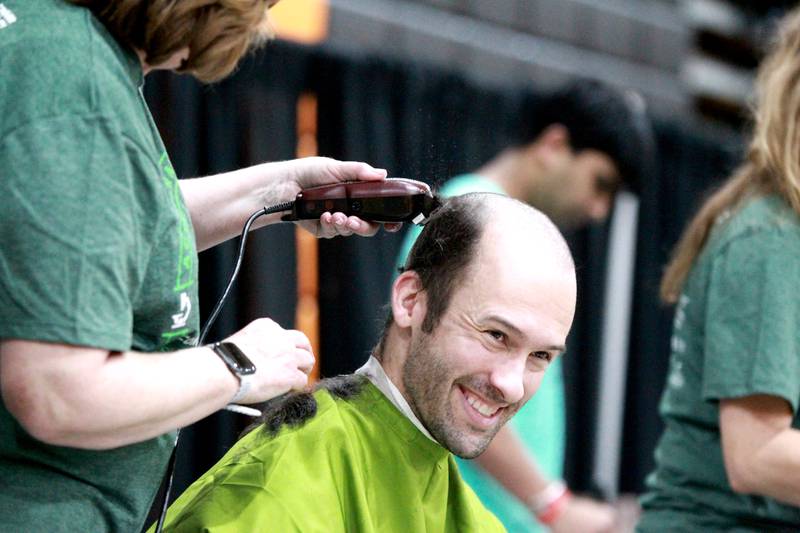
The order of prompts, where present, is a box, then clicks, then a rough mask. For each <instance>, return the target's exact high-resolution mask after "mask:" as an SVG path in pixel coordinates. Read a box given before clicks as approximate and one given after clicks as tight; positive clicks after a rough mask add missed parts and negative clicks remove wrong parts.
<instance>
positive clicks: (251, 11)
mask: <svg viewBox="0 0 800 533" xmlns="http://www.w3.org/2000/svg"><path fill="white" fill-rule="evenodd" d="M67 1H69V2H70V3H72V4H75V5H79V6H84V7H87V8H89V9H90V10H91V11H92V12H93V13H94V14H95V16H96V17H97V18H98V19H100V20H101V21H102V22H103V24H105V26H106V27H107V28H108V30H109V31H110V32H111V34H112V35H114V37H115V38H116V39H117V40H118V41H120V42H121V43H123V44H125V45H127V46H129V47H131V48H134V49H137V50H141V51H142V52H144V55H145V60H146V61H147V63H148V64H150V65H158V64H160V63H164V62H165V61H167V60H168V59H169V58H170V57H171V56H172V55H173V54H175V53H176V52H178V51H180V50H181V49H182V48H184V47H188V48H189V57H188V59H187V60H186V61H185V62H184V64H183V65H181V66H180V68H179V69H177V71H178V72H182V73H188V74H191V75H192V76H194V77H196V78H197V79H199V80H201V81H205V82H211V81H216V80H219V79H222V78H224V77H225V76H227V75H228V74H230V73H231V72H232V71H233V69H234V68H236V65H237V64H238V62H239V60H240V59H241V58H242V56H243V55H244V54H245V53H246V52H247V50H248V49H249V48H250V47H252V46H254V45H258V44H261V43H263V42H265V41H266V40H267V39H268V38H269V37H270V36H271V31H270V29H269V21H268V18H267V9H269V7H270V6H271V5H272V4H274V3H275V1H274V0H180V1H178V0H112V1H108V0H67Z"/></svg>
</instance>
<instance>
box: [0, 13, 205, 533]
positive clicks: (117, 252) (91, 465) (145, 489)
mask: <svg viewBox="0 0 800 533" xmlns="http://www.w3.org/2000/svg"><path fill="white" fill-rule="evenodd" d="M0 5H2V9H0V65H2V67H0V71H1V72H2V74H1V75H0V242H1V243H2V246H0V338H3V339H28V340H42V341H53V342H58V343H64V344H70V345H79V346H92V347H99V348H104V349H107V350H112V351H122V350H138V351H143V352H154V351H162V350H170V349H177V348H180V347H184V346H187V345H191V344H193V343H194V341H195V338H196V336H197V329H198V312H197V309H198V306H197V252H196V249H195V242H194V233H193V230H192V226H191V222H190V219H189V217H188V213H187V211H186V209H185V206H184V204H183V199H182V197H181V194H180V190H179V188H178V182H177V179H176V176H175V172H174V171H173V169H172V166H171V164H170V162H169V159H168V157H167V154H166V152H165V150H164V146H163V144H162V142H161V139H160V137H159V135H158V132H157V130H156V128H155V125H154V124H153V121H152V119H151V117H150V114H149V112H148V110H147V107H146V104H145V102H144V99H143V98H142V94H141V90H140V89H141V85H142V82H143V76H142V69H141V66H140V64H139V61H138V59H137V57H136V55H135V53H133V51H131V50H127V49H123V48H122V47H121V46H120V45H119V44H118V43H117V42H116V41H115V40H114V39H113V38H112V37H111V36H110V35H109V33H108V32H107V31H106V30H105V28H104V27H103V26H102V24H100V23H99V22H98V21H97V20H96V19H95V18H94V17H93V16H92V15H91V13H90V12H89V11H88V10H86V9H84V8H79V7H75V6H71V5H68V4H66V3H64V2H61V1H57V0H3V1H2V3H0ZM43 363H45V362H43ZM128 401H129V402H130V404H131V405H132V406H135V403H136V398H129V399H128ZM173 441H174V434H167V435H163V436H161V437H158V438H154V439H151V440H148V441H145V442H141V443H138V444H134V445H131V446H124V447H121V448H117V449H113V450H106V451H91V450H81V449H74V448H67V447H58V446H49V445H46V444H44V443H42V442H39V441H37V440H35V439H34V438H32V437H31V436H30V435H28V434H27V433H26V432H25V430H24V429H23V428H22V427H21V426H20V425H19V424H18V423H17V421H16V420H15V419H14V418H13V417H12V416H11V414H10V413H9V412H8V410H7V409H6V407H5V405H4V404H2V403H0V480H1V481H0V485H2V488H0V524H1V525H0V529H2V530H3V531H14V532H16V531H25V532H27V531H48V532H59V531H64V532H67V531H68V532H74V531H86V532H88V531H91V532H103V531H120V532H126V533H128V532H132V531H136V530H137V528H139V527H141V525H142V523H143V522H144V519H145V515H146V513H147V509H148V508H149V505H150V503H151V501H152V499H153V497H154V495H155V492H156V490H157V489H158V486H159V483H160V481H161V478H162V476H163V474H164V470H165V466H166V463H167V460H168V458H169V454H170V450H171V448H172V444H173Z"/></svg>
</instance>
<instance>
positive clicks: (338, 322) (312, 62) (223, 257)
mask: <svg viewBox="0 0 800 533" xmlns="http://www.w3.org/2000/svg"><path fill="white" fill-rule="evenodd" d="M532 90H533V89H531V88H526V89H521V88H519V87H496V86H493V87H488V86H482V85H480V84H479V83H477V82H475V81H474V80H470V79H468V78H465V77H463V76H462V75H459V74H456V73H453V72H447V71H443V70H441V69H436V68H432V67H427V66H423V65H418V64H413V63H408V62H400V61H396V60H386V59H381V58H377V57H374V56H359V55H352V54H345V53H339V52H336V51H332V50H328V49H325V48H308V47H301V46H297V45H291V44H288V43H283V42H275V43H271V44H270V45H269V46H268V47H267V48H266V49H263V50H260V51H259V52H257V53H255V54H253V55H251V56H250V57H248V58H247V59H246V60H245V61H244V63H243V65H242V66H241V68H240V69H239V71H238V72H237V73H236V74H235V75H233V76H231V77H230V78H228V79H227V80H225V81H223V82H221V83H219V84H216V85H213V86H210V87H201V86H200V85H198V84H197V83H195V82H194V81H192V80H191V79H189V78H187V77H179V76H174V75H169V74H163V73H155V74H153V75H150V76H148V80H147V83H146V86H145V96H146V98H147V100H148V102H149V104H150V106H151V109H152V112H153V115H154V118H155V120H156V122H157V124H158V125H159V128H160V130H161V132H162V135H163V137H164V140H165V143H166V145H167V149H168V151H169V153H170V156H171V158H172V162H173V165H174V166H175V169H176V171H177V172H178V175H179V176H181V177H192V176H199V175H207V174H213V173H217V172H222V171H227V170H232V169H235V168H239V167H242V166H246V165H251V164H255V163H261V162H265V161H273V160H282V159H290V158H292V157H293V156H294V153H295V147H296V141H297V139H296V103H297V100H298V98H299V96H300V95H301V94H302V93H304V92H306V91H311V92H314V93H316V94H317V97H318V100H319V106H318V120H319V124H318V142H319V153H320V155H324V156H330V157H336V158H340V159H354V160H364V161H367V162H369V163H371V164H373V165H375V166H379V167H385V168H387V169H388V170H389V173H390V175H394V176H402V177H408V178H415V179H420V180H423V181H426V182H428V183H430V184H431V185H433V186H434V187H435V186H436V185H439V184H441V183H442V182H443V181H445V180H446V179H448V178H449V177H451V176H454V175H456V174H458V173H460V172H465V171H468V170H472V169H474V168H476V167H477V166H478V165H480V164H481V163H482V162H484V161H486V160H487V159H488V158H489V157H491V156H492V155H493V154H494V153H496V152H497V151H499V150H500V149H501V148H502V147H503V146H504V145H505V142H506V141H507V139H508V134H509V129H508V127H507V126H506V125H508V124H511V123H512V122H513V121H512V119H513V118H514V114H515V109H516V107H517V105H518V103H519V101H520V97H521V95H522V93H523V92H524V91H532ZM657 140H658V148H659V151H660V154H661V155H660V158H659V159H658V166H657V171H656V172H654V173H653V175H651V176H648V177H647V178H646V180H645V182H644V183H643V187H642V194H641V198H640V200H641V211H640V216H639V220H640V227H639V234H638V243H637V247H638V248H637V249H638V255H637V261H636V272H635V288H634V303H633V316H632V324H631V339H630V364H629V368H628V383H627V400H626V405H624V406H619V408H620V409H622V410H624V413H625V429H624V442H623V457H622V472H621V479H620V482H621V490H623V491H637V492H638V491H640V490H641V488H642V482H643V479H644V476H645V475H646V474H647V472H648V471H649V469H650V468H651V466H652V449H653V446H654V444H655V441H656V439H657V437H658V434H659V432H660V430H661V426H660V422H659V420H658V415H657V401H658V397H659V395H660V392H661V389H662V386H663V381H664V377H665V375H666V364H667V358H668V345H669V334H670V323H671V311H670V309H668V308H665V307H663V306H661V305H660V304H659V303H658V301H657V286H658V278H659V276H660V273H661V270H662V268H663V265H664V263H665V261H666V259H667V256H668V252H669V250H670V249H671V247H672V245H673V244H674V242H675V241H676V240H677V238H678V236H679V233H680V230H681V228H682V226H683V224H684V222H685V220H686V218H687V217H688V216H689V215H690V214H691V213H692V212H693V210H694V208H695V207H696V206H697V204H698V198H699V195H700V193H701V192H702V191H704V190H706V189H707V188H708V187H709V185H711V184H713V183H714V182H715V181H716V180H718V179H720V178H722V177H724V176H725V174H726V173H727V172H728V171H729V169H730V168H731V166H732V164H733V163H734V162H735V159H736V153H737V152H738V150H737V148H738V147H737V146H736V145H735V143H733V142H730V141H729V140H728V141H725V142H723V141H722V140H721V139H720V138H717V137H715V136H712V135H710V134H703V133H700V132H697V131H693V130H692V129H690V128H688V127H685V126H682V125H679V124H674V123H664V122H659V123H657ZM401 239H402V235H399V234H387V233H384V232H381V233H380V234H379V235H378V236H376V237H373V238H370V239H364V238H360V237H350V238H346V239H343V238H337V239H333V240H325V241H320V243H319V251H320V255H319V258H320V259H319V287H320V292H319V298H320V327H321V341H320V342H321V348H320V352H319V353H318V354H317V356H318V357H319V358H320V359H321V369H322V374H323V376H331V375H335V374H338V373H344V372H350V371H352V370H354V369H355V368H357V367H358V366H359V365H360V364H361V363H363V361H364V360H365V359H366V357H367V355H368V353H369V350H370V349H371V347H372V346H373V344H374V343H375V341H376V340H377V334H378V332H379V329H380V326H381V324H382V322H383V318H384V316H385V314H386V311H385V309H384V307H383V306H384V304H385V303H386V301H387V298H388V294H389V285H390V281H391V279H392V276H393V271H394V269H395V268H396V265H395V258H396V254H397V250H398V247H399V245H400V242H401ZM606 240H607V228H606V227H594V228H591V229H588V230H583V231H580V232H578V233H576V234H574V235H570V236H569V241H570V244H571V247H572V250H573V254H574V255H575V259H576V263H577V266H578V280H579V299H578V306H579V307H578V311H577V315H576V319H575V324H574V327H573V330H572V333H571V335H570V339H569V346H570V349H569V354H568V356H567V357H566V359H565V362H564V367H565V382H566V387H567V394H568V397H567V432H568V445H567V464H566V477H567V480H568V481H569V482H570V483H571V485H572V486H573V487H574V488H576V489H577V490H590V489H591V488H592V486H591V467H592V458H593V453H594V450H593V443H594V435H595V432H596V431H597V428H596V427H595V426H596V424H595V418H596V414H597V403H598V393H599V386H598V385H599V384H598V376H599V374H600V361H599V355H598V354H599V347H600V330H601V319H602V313H603V287H604V276H605V262H606V249H605V247H606ZM235 250H236V242H235V241H232V242H229V243H225V244H223V245H220V246H217V247H216V248H214V249H212V250H209V251H206V252H202V253H201V256H200V296H201V317H202V319H203V320H205V318H206V317H207V315H208V313H209V312H210V309H211V308H212V307H213V305H214V303H215V302H216V300H217V298H218V296H219V294H220V293H221V292H222V290H223V288H224V286H225V284H226V282H227V279H228V276H229V273H230V270H231V268H232V266H233V261H234V258H235ZM295 263H296V261H295V252H294V229H293V227H292V226H289V225H279V226H271V227H269V228H265V229H261V230H258V231H256V232H254V233H253V234H252V235H251V236H250V240H249V241H248V249H247V255H246V258H245V263H244V266H243V271H242V274H241V276H240V279H239V282H238V284H237V286H236V288H235V290H234V291H233V294H232V295H231V298H230V300H229V301H228V303H227V304H226V307H225V309H224V310H223V313H222V314H221V316H220V318H219V320H218V321H217V324H216V325H215V326H214V328H213V329H212V331H211V334H210V335H209V339H208V340H214V339H219V338H222V337H224V336H226V335H228V334H230V333H232V332H234V331H235V330H236V329H238V328H240V327H242V326H244V325H245V324H246V323H248V322H249V321H250V320H252V319H254V318H257V317H260V316H269V317H271V318H273V319H275V320H276V321H277V322H278V323H280V324H281V325H282V326H284V327H292V326H293V322H294V312H295V303H296V302H295V300H296V294H295V286H296V273H295V272H296V264H295ZM246 423H247V420H246V419H245V418H244V417H241V416H240V415H232V414H230V413H227V412H223V413H218V414H216V415H213V416H211V417H209V418H207V419H205V420H203V421H201V422H199V423H197V424H194V425H193V426H191V427H190V428H188V429H187V430H185V431H184V432H183V434H182V437H181V447H180V449H179V454H178V467H177V471H176V481H175V488H174V494H173V498H174V496H175V495H176V494H180V493H181V492H182V491H183V490H184V489H185V487H186V486H187V485H188V484H189V483H190V482H191V481H192V480H193V479H195V478H197V477H198V476H199V475H200V474H202V473H203V472H204V471H205V470H206V469H208V468H209V467H210V466H211V465H212V464H213V463H214V462H215V461H216V460H217V459H219V457H221V456H222V454H223V453H224V452H225V451H226V450H227V449H228V448H229V447H230V445H231V444H232V443H233V442H234V441H235V440H236V436H237V434H238V432H239V431H240V430H241V429H242V428H243V427H244V425H245V424H246Z"/></svg>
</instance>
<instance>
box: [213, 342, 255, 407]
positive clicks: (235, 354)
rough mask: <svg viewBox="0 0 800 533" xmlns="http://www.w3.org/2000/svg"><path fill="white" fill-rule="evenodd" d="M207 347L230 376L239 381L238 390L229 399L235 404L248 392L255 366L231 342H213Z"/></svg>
mask: <svg viewBox="0 0 800 533" xmlns="http://www.w3.org/2000/svg"><path fill="white" fill-rule="evenodd" d="M209 347H210V348H211V349H212V350H214V353H216V354H217V355H218V356H219V358H220V359H222V362H223V363H225V365H226V366H227V367H228V370H230V371H231V374H233V375H234V376H236V378H237V379H238V380H239V390H238V391H236V395H234V397H233V398H231V403H236V402H237V401H238V400H240V399H242V398H243V397H244V395H245V394H247V392H248V391H249V390H250V386H251V385H252V379H253V374H255V373H256V365H254V364H253V362H252V361H250V359H248V358H247V356H246V355H245V354H244V352H242V350H240V349H239V347H238V346H236V345H235V344H234V343H232V342H215V343H214V344H211V345H210V346H209Z"/></svg>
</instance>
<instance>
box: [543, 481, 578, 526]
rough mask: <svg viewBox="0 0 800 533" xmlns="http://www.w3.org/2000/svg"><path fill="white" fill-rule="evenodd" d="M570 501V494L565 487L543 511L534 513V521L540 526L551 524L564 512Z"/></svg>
mask: <svg viewBox="0 0 800 533" xmlns="http://www.w3.org/2000/svg"><path fill="white" fill-rule="evenodd" d="M571 499H572V493H571V492H570V490H569V489H568V488H566V487H565V488H564V492H562V493H561V494H560V495H559V496H558V497H557V498H555V499H554V500H553V501H552V502H550V503H549V504H548V505H547V506H546V507H545V508H544V509H542V510H541V511H539V512H537V513H536V519H537V520H538V521H539V522H541V523H542V524H546V525H549V524H552V523H553V522H555V521H556V519H557V518H558V517H559V516H561V513H562V511H564V509H565V508H566V506H567V504H568V503H569V501H570V500H571Z"/></svg>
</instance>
